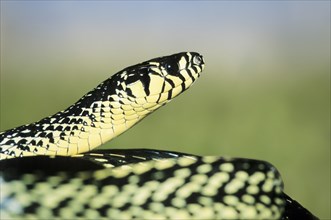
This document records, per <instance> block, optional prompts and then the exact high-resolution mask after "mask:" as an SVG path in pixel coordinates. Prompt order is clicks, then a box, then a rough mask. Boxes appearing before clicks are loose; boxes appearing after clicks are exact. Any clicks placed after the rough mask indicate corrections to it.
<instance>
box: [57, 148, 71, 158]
mask: <svg viewBox="0 0 331 220" xmlns="http://www.w3.org/2000/svg"><path fill="white" fill-rule="evenodd" d="M55 154H56V155H60V156H67V155H69V154H68V148H61V147H58V148H57V151H56V152H55Z"/></svg>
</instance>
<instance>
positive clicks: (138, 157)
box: [132, 155, 146, 160]
mask: <svg viewBox="0 0 331 220" xmlns="http://www.w3.org/2000/svg"><path fill="white" fill-rule="evenodd" d="M132 157H133V158H137V159H141V160H146V158H145V157H140V156H135V155H133V156H132Z"/></svg>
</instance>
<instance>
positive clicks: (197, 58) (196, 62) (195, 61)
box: [193, 55, 203, 65]
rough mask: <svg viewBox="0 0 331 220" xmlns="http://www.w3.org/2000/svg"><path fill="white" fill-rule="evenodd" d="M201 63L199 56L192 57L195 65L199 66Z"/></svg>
mask: <svg viewBox="0 0 331 220" xmlns="http://www.w3.org/2000/svg"><path fill="white" fill-rule="evenodd" d="M202 62H203V59H202V56H200V55H195V56H194V57H193V63H194V64H195V65H200V64H201V63H202Z"/></svg>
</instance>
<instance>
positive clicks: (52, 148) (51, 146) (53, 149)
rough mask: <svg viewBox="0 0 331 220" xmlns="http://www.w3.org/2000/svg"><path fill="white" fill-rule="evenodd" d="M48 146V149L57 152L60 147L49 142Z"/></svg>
mask: <svg viewBox="0 0 331 220" xmlns="http://www.w3.org/2000/svg"><path fill="white" fill-rule="evenodd" d="M48 146H49V147H48V148H47V151H53V152H55V151H57V149H58V147H57V145H55V144H53V143H49V144H48Z"/></svg>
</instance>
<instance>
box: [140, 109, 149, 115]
mask: <svg viewBox="0 0 331 220" xmlns="http://www.w3.org/2000/svg"><path fill="white" fill-rule="evenodd" d="M149 113H150V111H148V110H144V111H140V112H137V114H138V115H140V116H143V115H147V114H149Z"/></svg>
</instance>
